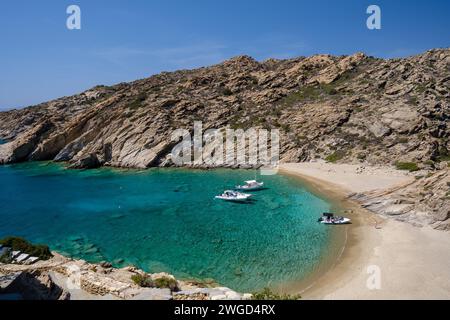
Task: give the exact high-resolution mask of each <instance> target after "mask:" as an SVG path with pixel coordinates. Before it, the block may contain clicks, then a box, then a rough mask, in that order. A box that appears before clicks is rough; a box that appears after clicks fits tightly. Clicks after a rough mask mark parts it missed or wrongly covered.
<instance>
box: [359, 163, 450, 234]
mask: <svg viewBox="0 0 450 320" xmlns="http://www.w3.org/2000/svg"><path fill="white" fill-rule="evenodd" d="M352 198H353V199H355V200H357V201H359V202H360V203H362V205H363V206H364V207H365V208H367V209H368V210H370V211H373V212H375V213H378V214H382V215H385V216H389V217H393V218H394V219H396V220H399V221H405V222H410V223H412V224H414V225H417V226H426V225H431V226H432V227H433V228H435V229H439V230H446V231H450V172H449V170H448V168H445V169H441V170H438V171H436V172H434V173H431V174H430V173H426V172H424V173H418V174H417V176H416V181H414V182H413V183H410V184H408V185H405V186H399V187H395V188H393V189H391V190H383V191H375V192H368V193H365V194H356V195H354V196H353V197H352Z"/></svg>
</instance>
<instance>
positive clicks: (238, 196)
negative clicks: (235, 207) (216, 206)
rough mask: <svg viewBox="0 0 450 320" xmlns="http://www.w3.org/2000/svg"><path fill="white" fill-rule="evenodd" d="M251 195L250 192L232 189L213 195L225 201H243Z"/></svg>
mask: <svg viewBox="0 0 450 320" xmlns="http://www.w3.org/2000/svg"><path fill="white" fill-rule="evenodd" d="M251 196H252V195H251V194H246V193H241V192H237V191H232V190H225V191H224V192H223V193H222V194H221V195H220V196H215V198H216V199H220V200H225V201H235V202H243V201H247V200H248V199H249V198H250V197H251Z"/></svg>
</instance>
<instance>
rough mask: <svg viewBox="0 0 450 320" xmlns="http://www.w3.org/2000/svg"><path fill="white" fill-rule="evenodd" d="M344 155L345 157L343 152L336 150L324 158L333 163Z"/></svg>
mask: <svg viewBox="0 0 450 320" xmlns="http://www.w3.org/2000/svg"><path fill="white" fill-rule="evenodd" d="M344 157H345V152H344V151H340V150H338V151H335V152H333V153H332V154H330V155H329V156H328V157H326V158H325V160H326V161H328V162H331V163H335V162H337V161H339V160H341V159H342V158H344Z"/></svg>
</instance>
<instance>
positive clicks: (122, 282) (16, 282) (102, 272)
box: [0, 253, 251, 300]
mask: <svg viewBox="0 0 450 320" xmlns="http://www.w3.org/2000/svg"><path fill="white" fill-rule="evenodd" d="M53 254H54V257H53V258H52V259H50V260H47V261H39V262H37V263H35V264H34V265H31V266H30V265H18V264H1V263H0V284H1V287H0V297H1V295H2V294H3V295H5V294H17V295H18V296H19V297H20V298H23V299H27V300H57V299H126V300H130V299H131V300H173V299H174V300H242V299H250V298H251V295H249V294H240V293H237V292H235V291H233V290H231V289H229V288H225V287H217V288H202V287H200V286H199V284H198V283H195V282H189V281H179V280H178V281H176V283H177V286H176V288H142V287H140V286H138V285H136V284H135V283H134V282H133V280H131V277H132V276H133V275H147V274H146V273H145V272H143V271H142V270H139V269H137V268H135V267H125V268H122V269H115V268H112V267H111V266H110V265H109V264H107V263H102V264H90V263H87V262H85V261H83V260H72V259H69V258H65V257H63V256H61V255H59V254H57V253H53ZM149 276H150V278H151V279H152V280H156V279H158V278H172V279H174V278H173V276H171V275H169V274H167V273H157V274H149Z"/></svg>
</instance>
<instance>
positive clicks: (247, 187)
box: [235, 180, 264, 191]
mask: <svg viewBox="0 0 450 320" xmlns="http://www.w3.org/2000/svg"><path fill="white" fill-rule="evenodd" d="M263 186H264V182H258V181H256V180H249V181H245V184H244V185H243V186H236V188H235V189H236V190H241V191H254V190H259V189H261V188H262V187H263Z"/></svg>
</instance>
